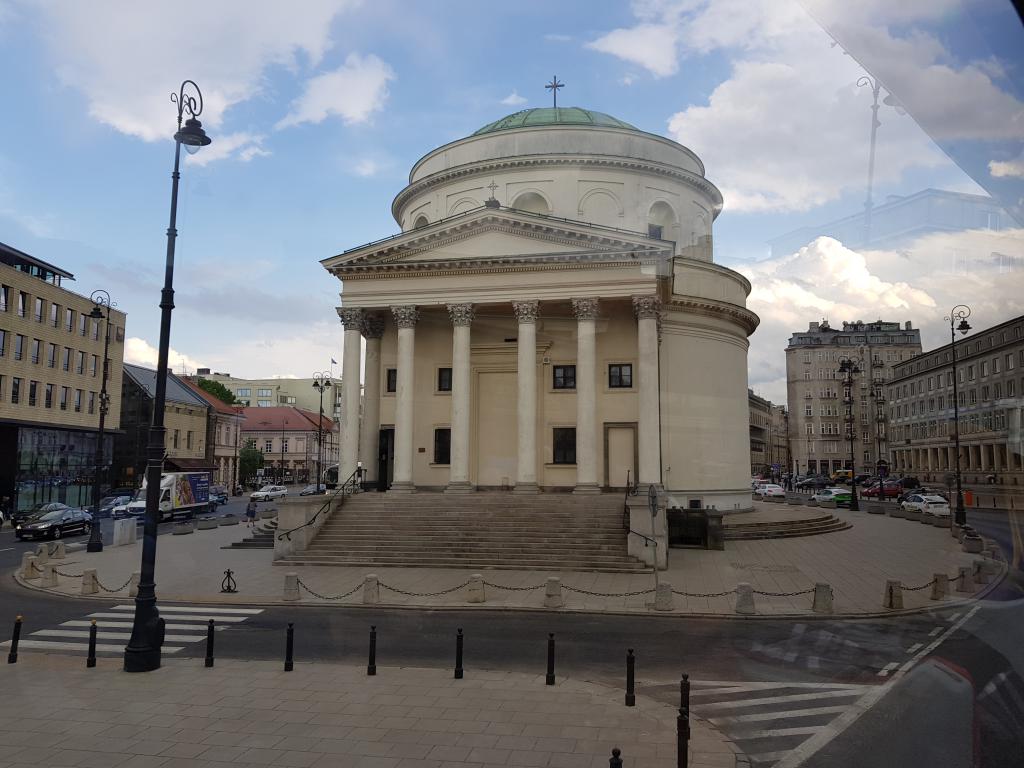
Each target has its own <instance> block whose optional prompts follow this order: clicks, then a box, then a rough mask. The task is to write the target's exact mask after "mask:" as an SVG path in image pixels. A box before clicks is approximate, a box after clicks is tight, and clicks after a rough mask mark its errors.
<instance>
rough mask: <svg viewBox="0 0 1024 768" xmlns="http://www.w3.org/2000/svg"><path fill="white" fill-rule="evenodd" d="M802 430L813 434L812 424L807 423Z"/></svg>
mask: <svg viewBox="0 0 1024 768" xmlns="http://www.w3.org/2000/svg"><path fill="white" fill-rule="evenodd" d="M804 432H806V433H807V434H808V435H813V434H814V424H811V423H808V424H807V426H806V428H805V429H804Z"/></svg>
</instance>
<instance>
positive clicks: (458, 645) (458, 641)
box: [455, 627, 462, 680]
mask: <svg viewBox="0 0 1024 768" xmlns="http://www.w3.org/2000/svg"><path fill="white" fill-rule="evenodd" d="M455 679H456V680H461V679H462V627H459V633H458V634H457V635H456V636H455Z"/></svg>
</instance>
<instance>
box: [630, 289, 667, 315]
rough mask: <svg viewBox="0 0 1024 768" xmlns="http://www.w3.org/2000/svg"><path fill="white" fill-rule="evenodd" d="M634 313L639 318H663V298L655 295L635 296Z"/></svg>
mask: <svg viewBox="0 0 1024 768" xmlns="http://www.w3.org/2000/svg"><path fill="white" fill-rule="evenodd" d="M633 314H635V315H636V319H637V320H648V319H653V320H659V319H660V318H661V299H659V298H658V297H657V296H654V295H647V296H634V297H633Z"/></svg>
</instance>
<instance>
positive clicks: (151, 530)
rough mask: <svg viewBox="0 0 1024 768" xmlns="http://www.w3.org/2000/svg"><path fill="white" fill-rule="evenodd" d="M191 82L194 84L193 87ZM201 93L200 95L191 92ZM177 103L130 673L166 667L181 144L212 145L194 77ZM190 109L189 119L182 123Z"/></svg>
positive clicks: (127, 656)
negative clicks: (164, 507)
mask: <svg viewBox="0 0 1024 768" xmlns="http://www.w3.org/2000/svg"><path fill="white" fill-rule="evenodd" d="M189 86H191V88H189ZM192 90H194V91H195V95H192V93H191V92H186V91H192ZM171 101H172V102H173V103H174V104H176V105H177V107H178V130H177V132H176V133H175V134H174V171H173V172H172V173H171V218H170V223H169V224H168V226H167V257H166V261H165V264H164V287H163V289H162V290H161V292H160V345H159V349H158V352H157V366H156V393H155V396H154V398H153V423H152V425H151V426H150V429H149V445H148V447H147V451H146V452H147V460H146V518H145V520H146V522H145V527H144V529H143V540H142V570H141V574H140V579H139V588H138V593H137V595H136V597H135V618H134V620H133V622H132V634H131V639H129V640H128V645H127V646H126V647H125V649H124V669H125V672H150V671H152V670H154V669H159V667H160V647H161V645H163V640H164V621H163V619H161V618H160V613H159V611H158V610H157V607H156V583H155V582H154V576H155V573H156V535H157V524H158V523H159V519H160V475H161V474H162V473H163V464H164V452H165V450H166V449H165V432H166V430H165V428H164V405H165V402H166V398H167V355H168V351H169V349H170V346H171V311H172V310H173V309H174V241H175V239H176V238H177V236H178V230H177V228H176V223H177V219H178V179H179V178H180V177H181V174H180V173H179V170H178V169H179V167H180V165H181V148H182V146H184V147H185V150H186V151H187V152H189V153H190V154H194V153H195V152H198V151H199V149H200V148H202V147H205V146H207V145H208V144H209V143H210V137H209V136H207V135H206V133H205V131H203V124H202V123H200V122H199V115H200V114H202V111H203V94H202V93H201V92H200V90H199V86H198V85H196V84H195V83H194V82H193V81H191V80H185V81H183V82H182V84H181V87H180V88H179V89H178V92H177V93H172V94H171ZM185 112H188V114H189V117H188V119H186V120H185V125H184V126H182V124H181V120H182V117H184V114H185Z"/></svg>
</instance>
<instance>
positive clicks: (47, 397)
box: [43, 384, 53, 408]
mask: <svg viewBox="0 0 1024 768" xmlns="http://www.w3.org/2000/svg"><path fill="white" fill-rule="evenodd" d="M43 398H44V399H43V405H44V406H46V407H47V408H53V384H47V385H46V391H45V392H44V393H43Z"/></svg>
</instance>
